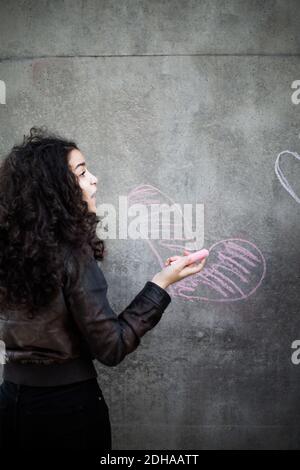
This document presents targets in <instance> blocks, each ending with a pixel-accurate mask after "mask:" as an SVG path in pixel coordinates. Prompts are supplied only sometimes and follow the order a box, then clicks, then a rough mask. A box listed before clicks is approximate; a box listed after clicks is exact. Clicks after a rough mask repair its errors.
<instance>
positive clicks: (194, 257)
mask: <svg viewBox="0 0 300 470" xmlns="http://www.w3.org/2000/svg"><path fill="white" fill-rule="evenodd" d="M208 255H209V251H208V250H206V249H205V248H203V250H200V251H195V252H194V253H191V254H190V255H186V256H188V257H189V259H190V260H191V264H192V263H195V262H196V261H201V260H203V259H204V258H206V257H207V256H208ZM175 261H177V260H174V261H171V263H170V264H173V263H175Z"/></svg>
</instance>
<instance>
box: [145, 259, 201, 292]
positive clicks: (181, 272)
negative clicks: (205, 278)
mask: <svg viewBox="0 0 300 470" xmlns="http://www.w3.org/2000/svg"><path fill="white" fill-rule="evenodd" d="M184 253H185V256H170V257H169V258H168V259H167V260H166V262H165V266H166V267H165V268H164V269H163V270H162V271H160V272H159V273H157V274H156V275H155V276H154V277H153V279H152V282H154V283H156V284H158V285H159V286H160V287H162V288H163V289H166V287H168V286H169V285H171V284H174V283H175V282H178V281H181V280H182V279H184V278H185V277H188V276H191V275H192V274H196V273H199V272H200V271H202V269H203V268H204V265H205V263H206V258H204V259H203V260H202V261H201V263H191V262H190V259H189V256H188V255H189V252H188V251H186V250H184ZM171 261H174V263H172V264H170V263H171Z"/></svg>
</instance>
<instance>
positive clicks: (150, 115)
mask: <svg viewBox="0 0 300 470" xmlns="http://www.w3.org/2000/svg"><path fill="white" fill-rule="evenodd" d="M0 22H1V24H0V79H1V80H4V81H5V83H6V86H7V97H6V105H0V128H1V134H0V153H1V154H3V153H5V152H6V151H7V150H8V149H9V148H10V147H11V146H12V145H13V144H14V142H15V140H16V139H17V140H19V139H20V137H21V136H22V134H23V133H26V132H28V130H29V128H30V127H31V126H32V125H37V124H46V125H47V126H48V127H49V128H51V129H53V130H58V131H60V132H61V133H63V134H64V135H66V136H67V137H73V138H74V139H75V140H76V141H77V142H78V144H79V146H80V147H81V149H82V151H83V152H84V153H85V155H86V158H87V161H88V162H90V169H91V170H92V171H94V173H96V175H97V177H98V180H99V185H98V186H99V189H100V190H99V199H101V201H104V202H110V203H115V204H117V200H118V196H119V195H126V194H127V193H128V192H129V191H130V190H131V189H132V188H134V187H136V186H137V185H139V184H141V183H146V184H151V185H153V186H155V187H156V188H158V189H160V190H162V191H165V192H166V193H167V194H168V195H169V196H170V197H171V198H173V199H174V200H176V202H178V203H181V204H183V203H192V204H195V203H196V202H198V203H203V204H204V205H205V243H204V245H205V247H207V248H209V247H211V246H212V245H213V244H214V243H217V242H219V241H221V240H225V239H229V238H242V239H245V240H248V241H249V242H251V243H253V244H254V245H255V246H256V247H257V248H258V249H259V250H260V251H261V253H262V254H263V257H264V259H265V262H266V274H265V277H264V279H263V281H262V283H261V285H260V286H259V287H258V288H257V289H256V291H255V292H254V293H253V294H252V295H250V296H248V297H247V298H246V299H242V300H237V301H230V299H229V301H228V302H216V301H204V300H196V301H194V302H190V301H187V300H186V299H184V298H182V297H181V296H174V297H173V299H172V303H171V305H170V306H169V307H168V309H167V310H166V312H165V313H164V315H163V318H162V320H161V321H160V323H159V324H158V325H157V326H156V327H155V328H154V329H153V330H152V331H151V332H149V333H148V334H147V335H146V336H145V337H144V338H143V339H142V343H141V345H140V347H139V348H138V349H137V350H136V351H135V352H134V353H132V354H131V355H130V356H128V357H127V358H126V359H125V360H124V361H123V362H122V363H121V364H120V365H119V366H118V367H117V368H108V367H106V366H104V365H101V364H97V368H98V371H99V384H100V386H101V388H102V390H103V393H104V395H105V397H106V400H107V403H108V405H109V408H110V413H111V422H112V429H113V447H114V448H115V449H139V448H140V449H205V448H214V449H223V448H234V449H239V448H249V449H252V448H256V449H259V448H300V420H299V418H300V409H299V377H300V365H299V366H296V365H293V364H292V362H291V343H292V342H293V341H294V340H295V339H300V315H299V314H300V297H299V262H300V250H299V239H300V224H299V220H298V217H299V205H298V204H297V203H296V201H295V200H294V199H292V198H291V196H290V195H289V194H288V193H287V191H285V189H284V188H283V187H282V185H280V183H279V181H278V179H277V178H276V175H275V172H274V163H275V160H276V156H277V154H278V153H279V152H281V151H283V150H287V149H289V150H291V151H297V150H299V148H300V142H299V132H300V129H299V125H298V124H299V113H300V105H298V106H297V105H295V104H293V103H292V101H291V94H292V89H291V84H292V82H293V81H294V80H297V79H300V68H299V65H300V63H299V53H300V36H299V24H300V6H299V2H297V1H296V0H289V1H287V0H281V1H280V0H277V1H271V0H267V1H264V2H262V1H239V0H233V1H227V2H224V1H218V0H210V1H208V0H207V1H204V0H203V1H192V0H182V1H179V0H174V1H167V0H165V1H163V0H153V1H138V0H126V1H121V2H120V1H114V0H113V1H96V0H93V1H92V0H91V1H84V0H82V1H70V0H69V1H62V0H53V1H44V0H40V1H36V2H34V1H27V0H23V1H16V0H13V1H10V2H6V1H3V0H1V1H0ZM284 168H285V171H286V174H287V175H288V178H289V179H290V180H291V181H292V180H293V184H294V185H295V187H298V189H299V188H300V185H299V183H298V181H299V176H300V174H299V164H298V165H297V162H296V160H295V161H294V162H293V161H286V162H285V167H284ZM297 185H298V186H297ZM99 199H98V200H99ZM108 249H109V256H108V258H107V259H106V260H105V262H104V263H103V270H104V272H105V275H106V278H107V281H108V284H109V299H110V301H111V304H112V306H113V308H114V309H115V311H116V312H117V313H119V312H121V310H122V309H123V308H124V307H125V306H126V305H127V304H128V303H129V302H130V301H131V299H132V298H133V296H134V295H135V294H136V293H137V292H138V291H139V290H140V289H141V288H142V287H143V285H144V283H145V282H146V281H147V280H148V279H151V277H152V276H153V274H154V273H155V272H157V271H158V270H159V263H158V261H157V259H156V258H155V257H154V255H153V252H152V251H151V249H149V247H148V246H145V242H143V241H135V242H133V241H132V240H114V241H113V240H109V241H108ZM133 249H135V250H136V253H137V255H136V256H135V255H134V253H133ZM256 274H257V273H256ZM254 277H255V273H254ZM253 282H254V284H255V282H256V281H255V279H254V281H253ZM254 284H253V285H254ZM201 292H202V290H201V286H200V288H198V291H197V293H198V295H201Z"/></svg>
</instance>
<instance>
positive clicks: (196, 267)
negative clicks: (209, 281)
mask: <svg viewBox="0 0 300 470" xmlns="http://www.w3.org/2000/svg"><path fill="white" fill-rule="evenodd" d="M205 263H206V258H204V259H203V260H202V261H201V263H199V264H196V263H193V264H192V265H188V266H186V267H185V268H184V269H182V270H181V272H180V274H181V275H183V277H186V276H190V275H191V274H196V273H199V272H200V271H202V269H203V268H204V265H205Z"/></svg>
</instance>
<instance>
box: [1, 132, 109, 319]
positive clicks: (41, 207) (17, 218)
mask: <svg viewBox="0 0 300 470" xmlns="http://www.w3.org/2000/svg"><path fill="white" fill-rule="evenodd" d="M73 149H78V147H77V145H76V143H75V142H73V141H69V140H66V139H64V138H63V137H61V136H60V135H58V134H57V133H56V134H54V133H52V132H49V131H48V130H47V128H46V127H45V126H42V127H32V128H31V129H30V134H29V135H28V136H25V135H24V138H23V142H22V143H21V144H20V145H15V146H13V148H12V149H11V151H10V152H9V154H8V155H7V156H6V157H5V158H4V160H3V161H2V162H1V165H0V308H1V309H3V308H15V309H19V308H24V307H26V308H28V309H29V310H30V311H34V310H35V309H36V308H39V307H42V306H45V305H48V304H49V303H50V302H51V301H52V300H53V298H54V297H55V296H56V295H57V294H58V292H59V290H60V288H61V286H62V285H63V283H64V279H65V278H64V266H65V264H64V263H65V251H64V248H65V247H68V248H70V249H71V250H72V249H73V248H74V249H75V250H76V253H77V254H79V255H82V256H86V255H89V254H90V255H91V256H93V257H94V258H95V259H96V260H101V259H103V257H104V254H103V253H104V251H106V250H105V248H104V242H103V240H100V239H99V238H98V236H97V234H96V227H97V224H98V222H99V221H100V220H101V218H100V217H99V216H97V215H96V214H95V213H94V212H90V211H89V209H88V204H87V202H86V201H84V200H83V192H82V189H81V187H80V186H79V183H78V180H77V176H76V175H75V174H74V173H73V171H72V169H71V168H70V167H69V164H68V155H69V152H70V151H71V150H73ZM78 150H79V149H78Z"/></svg>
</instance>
